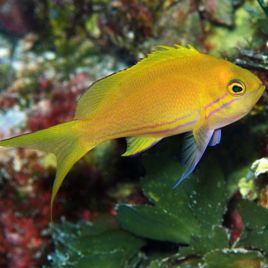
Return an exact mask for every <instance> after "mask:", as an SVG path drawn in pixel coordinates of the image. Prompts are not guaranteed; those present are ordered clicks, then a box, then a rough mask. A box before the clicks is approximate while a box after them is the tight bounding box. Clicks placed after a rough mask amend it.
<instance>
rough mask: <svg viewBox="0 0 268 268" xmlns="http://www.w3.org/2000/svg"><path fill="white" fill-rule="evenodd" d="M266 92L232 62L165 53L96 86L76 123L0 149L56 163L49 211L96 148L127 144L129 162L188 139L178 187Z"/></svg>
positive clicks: (178, 50) (164, 49) (179, 51)
mask: <svg viewBox="0 0 268 268" xmlns="http://www.w3.org/2000/svg"><path fill="white" fill-rule="evenodd" d="M264 90H265V86H264V85H263V83H262V82H261V81H260V80H259V78H258V77H256V76H255V75H254V74H252V73H251V72H249V71H247V70H245V69H243V68H241V67H238V66H236V65H234V64H232V63H230V62H228V61H225V60H223V59H219V58H215V57H212V56H209V55H206V54H202V53H200V52H198V51H197V50H196V49H194V48H193V47H191V46H188V47H182V46H179V45H175V46H174V47H169V46H160V47H158V49H156V50H155V51H154V52H153V53H151V54H149V55H148V56H147V57H146V58H144V59H142V60H141V61H139V62H138V63H137V64H136V65H134V66H132V67H130V68H128V69H125V70H123V71H120V72H118V73H115V74H113V75H110V76H108V77H105V78H103V79H101V80H99V81H97V82H95V83H94V84H93V85H92V86H91V87H90V88H89V89H88V91H87V92H86V93H85V94H84V95H83V96H82V97H81V98H80V100H79V101H78V104H77V109H76V113H75V116H74V119H73V120H72V121H69V122H67V123H63V124H59V125H56V126H54V127H51V128H48V129H45V130H41V131H37V132H34V133H30V134H25V135H21V136H18V137H14V138H11V139H6V140H3V141H0V146H5V147H24V148H32V149H37V150H42V151H45V152H50V153H54V154H55V155H56V157H57V174H56V179H55V181H54V185H53V190H52V198H51V205H52V204H53V201H54V199H55V196H56V194H57V192H58V190H59V187H60V185H61V184H62V182H63V179H64V177H65V176H66V174H67V173H68V171H69V170H70V169H71V167H72V166H73V165H74V163H75V162H77V161H78V160H79V159H80V158H81V157H82V156H83V155H85V154H86V153H87V152H88V151H90V150H91V149H93V148H94V147H95V146H97V145H98V144H100V143H102V142H104V141H107V140H111V139H115V138H119V137H126V138H127V151H126V152H125V153H124V154H123V156H129V155H134V154H137V153H139V152H141V151H144V150H146V149H148V148H150V147H151V146H153V145H154V144H156V143H157V142H159V141H160V140H161V139H163V138H165V137H168V136H172V135H176V134H180V133H184V132H190V133H191V135H190V137H189V138H188V139H187V141H186V144H185V147H184V151H183V159H184V165H185V171H184V173H183V174H182V176H181V178H180V180H179V181H178V183H180V182H181V181H182V180H184V179H185V178H186V177H188V176H189V175H190V173H191V172H192V171H193V170H194V168H195V167H196V165H197V163H198V162H199V160H200V158H201V157H202V155H203V153H204V151H205V150H206V148H207V146H208V145H211V146H214V145H216V144H218V143H219V142H220V138H221V128H222V127H224V126H226V125H228V124H231V123H233V122H234V121H237V120H238V119H240V118H241V117H243V116H244V115H246V114H247V113H248V112H249V111H250V110H251V108H252V107H253V106H254V104H255V103H256V102H257V101H258V99H259V98H260V97H261V95H262V93H263V92H264ZM178 183H177V184H178Z"/></svg>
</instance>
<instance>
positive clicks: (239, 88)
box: [232, 85, 243, 93]
mask: <svg viewBox="0 0 268 268" xmlns="http://www.w3.org/2000/svg"><path fill="white" fill-rule="evenodd" d="M232 89H233V92H235V93H239V92H241V91H243V88H242V87H241V86H238V85H234V86H233V88H232Z"/></svg>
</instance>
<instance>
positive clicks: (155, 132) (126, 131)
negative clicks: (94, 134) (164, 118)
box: [96, 114, 197, 140]
mask: <svg viewBox="0 0 268 268" xmlns="http://www.w3.org/2000/svg"><path fill="white" fill-rule="evenodd" d="M190 115H192V114H189V115H187V116H183V117H180V118H177V119H175V120H173V121H169V122H164V123H161V124H155V125H151V126H144V127H140V128H133V129H129V130H123V131H119V132H116V133H113V134H108V135H104V136H101V137H98V138H97V139H96V140H100V139H105V138H108V137H111V136H117V135H121V134H125V133H128V132H132V131H140V130H146V129H150V128H155V127H159V126H164V125H170V124H172V123H175V122H177V121H179V120H181V119H185V118H187V117H189V116H190ZM196 121H197V120H196V119H195V120H192V121H189V122H186V123H184V124H182V125H179V126H177V127H175V128H171V129H166V130H159V131H151V132H147V133H146V135H147V134H161V133H166V132H169V131H172V130H177V129H180V128H182V127H185V126H188V125H192V124H194V123H196Z"/></svg>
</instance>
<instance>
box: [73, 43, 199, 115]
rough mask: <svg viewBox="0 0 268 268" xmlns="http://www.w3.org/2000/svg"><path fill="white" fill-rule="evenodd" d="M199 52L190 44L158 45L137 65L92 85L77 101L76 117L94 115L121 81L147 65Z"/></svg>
mask: <svg viewBox="0 0 268 268" xmlns="http://www.w3.org/2000/svg"><path fill="white" fill-rule="evenodd" d="M197 54H200V53H199V52H198V51H197V50H196V49H194V48H193V47H192V46H190V45H188V47H183V46H180V45H177V44H176V45H174V46H173V47H170V46H162V45H161V46H157V47H156V48H155V49H154V50H153V52H152V53H150V54H148V55H147V57H145V58H143V59H141V60H140V61H139V62H138V63H137V64H136V65H134V66H132V67H130V68H128V69H125V70H123V71H120V72H118V73H115V74H112V75H110V76H108V77H104V78H103V79H100V80H98V81H96V82H95V83H94V84H93V85H92V86H90V88H89V89H88V90H87V92H86V93H84V95H83V96H82V97H81V98H80V99H79V101H78V103H77V108H76V113H75V119H85V118H89V117H91V116H92V115H94V113H95V112H96V111H97V109H98V107H99V104H100V103H101V102H102V101H103V100H104V99H106V97H107V96H108V97H111V95H110V93H111V92H112V91H114V90H117V89H120V83H122V80H123V79H126V78H127V76H128V75H130V76H131V75H135V73H137V72H139V71H142V70H143V69H144V68H146V67H147V68H151V67H152V65H155V64H157V63H163V61H166V60H170V59H177V58H185V57H189V56H195V55H197ZM122 84H123V83H122ZM130 90H132V89H130Z"/></svg>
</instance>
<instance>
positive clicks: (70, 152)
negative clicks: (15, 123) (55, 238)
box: [0, 120, 97, 213]
mask: <svg viewBox="0 0 268 268" xmlns="http://www.w3.org/2000/svg"><path fill="white" fill-rule="evenodd" d="M81 127H82V124H81V121H80V120H74V121H70V122H67V123H63V124H59V125H56V126H53V127H50V128H47V129H44V130H40V131H37V132H34V133H29V134H24V135H21V136H17V137H14V138H10V139H6V140H2V141H0V146H4V147H17V148H18V147H20V148H30V149H37V150H41V151H44V152H48V153H53V154H55V155H56V158H57V173H56V178H55V181H54V184H53V189H52V196H51V213H52V207H53V202H54V200H55V197H56V195H57V192H58V190H59V188H60V186H61V184H62V182H63V180H64V178H65V176H66V174H67V173H68V172H69V170H70V169H71V168H72V166H73V165H74V164H75V162H77V161H78V160H79V159H80V158H81V157H82V156H83V155H85V154H86V153H87V152H88V151H90V150H91V149H93V148H94V147H95V146H96V145H97V143H96V142H94V141H93V140H92V139H90V135H89V134H88V135H85V132H83V131H81V130H82V128H81Z"/></svg>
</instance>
